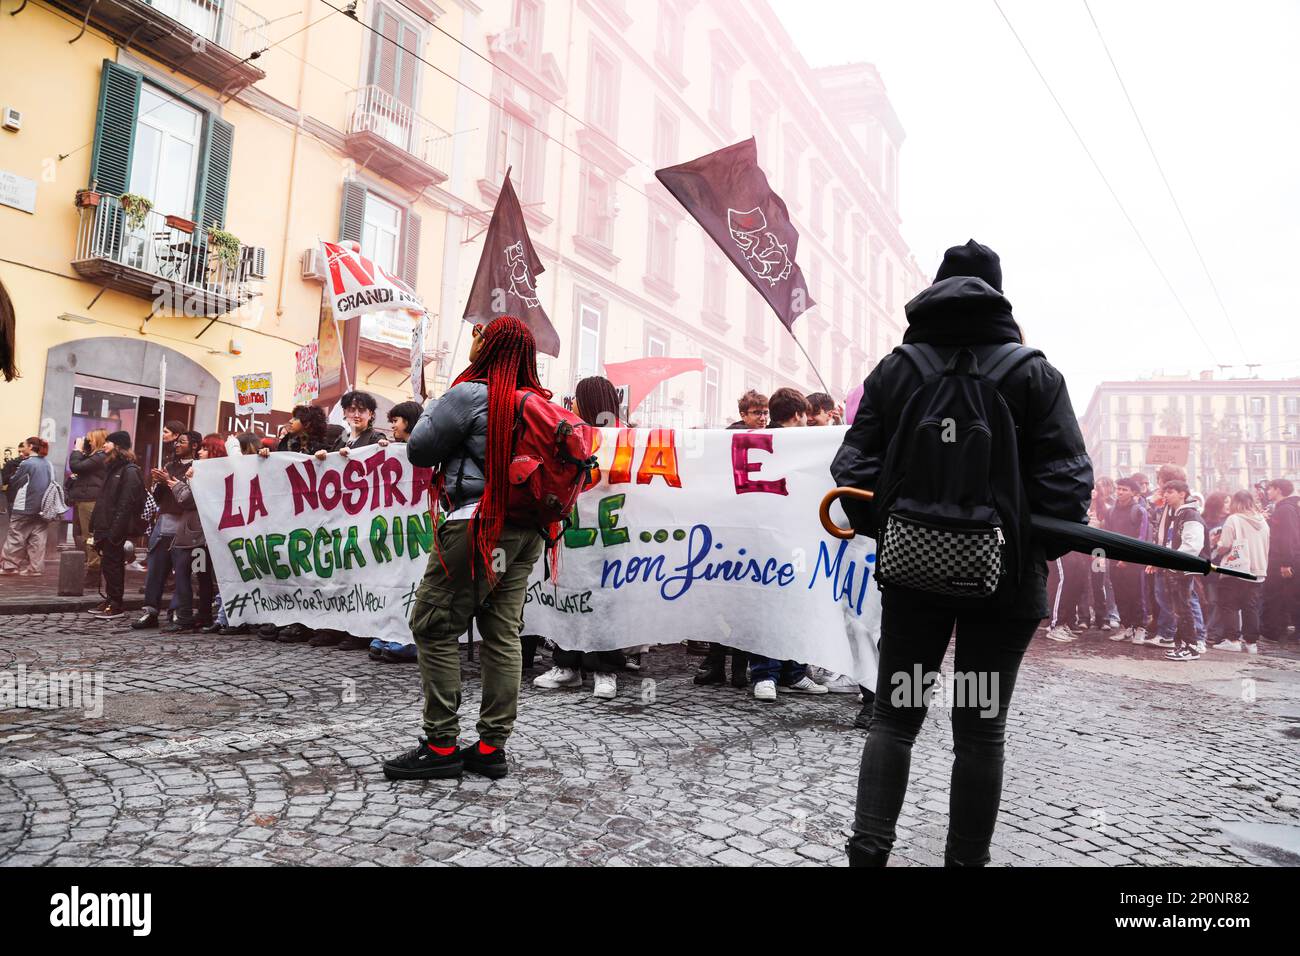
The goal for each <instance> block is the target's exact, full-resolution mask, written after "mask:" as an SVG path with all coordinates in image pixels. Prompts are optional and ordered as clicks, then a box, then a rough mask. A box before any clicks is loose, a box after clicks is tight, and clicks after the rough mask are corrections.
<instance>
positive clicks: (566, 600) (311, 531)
mask: <svg viewBox="0 0 1300 956" xmlns="http://www.w3.org/2000/svg"><path fill="white" fill-rule="evenodd" d="M843 435H844V429H843V428H834V427H832V428H808V429H803V428H800V429H780V430H772V431H721V430H690V431H684V432H674V431H673V430H671V429H632V428H625V429H602V430H601V444H600V448H599V449H598V451H597V459H598V461H599V463H600V472H599V475H598V479H597V481H596V482H595V483H594V484H593V485H592V486H591V487H589V488H588V489H587V490H586V491H585V492H584V493H583V494H582V496H581V497H580V499H579V503H578V509H577V520H576V522H574V523H573V525H572V526H571V527H570V528H569V529H568V530H567V531H566V532H565V533H564V535H563V540H562V547H561V549H560V557H559V562H558V568H559V570H558V574H557V577H556V579H555V580H550V579H544V578H543V562H540V561H539V562H538V565H537V567H536V568H535V569H534V571H533V576H532V580H531V581H530V584H529V589H528V595H527V603H526V604H525V607H524V629H525V632H526V633H530V634H541V635H544V636H546V637H550V638H552V639H553V640H555V641H557V642H559V643H560V644H561V645H562V646H564V647H566V648H572V649H578V650H610V649H614V648H620V647H628V646H631V645H637V644H655V643H665V642H676V641H681V640H683V639H686V638H691V639H694V640H702V641H717V642H719V643H722V644H726V645H729V646H731V647H737V648H740V649H742V650H746V651H750V652H753V653H758V654H763V655H766V656H768V657H774V658H779V659H793V660H797V661H800V662H803V663H808V664H818V665H821V666H823V667H827V668H830V669H831V670H835V671H839V672H841V673H846V674H850V675H852V676H854V677H855V678H856V679H857V680H859V681H860V682H862V683H865V684H868V685H874V681H875V661H876V655H875V643H876V641H877V640H878V635H879V626H880V602H879V596H878V593H877V591H876V588H875V577H874V574H873V570H874V564H875V553H874V552H875V547H874V544H873V543H872V542H871V541H870V540H868V539H865V538H857V539H855V540H853V541H840V540H837V539H834V538H832V537H830V536H829V535H827V534H826V533H825V532H824V531H823V530H822V527H821V524H820V522H819V521H818V518H817V507H818V504H819V503H820V501H821V498H822V496H823V495H824V494H825V493H826V491H828V490H829V489H830V488H831V487H832V482H831V477H830V473H829V470H828V464H827V463H828V462H829V461H830V460H831V458H832V457H833V456H834V454H835V451H836V450H837V449H838V448H839V445H840V442H841V441H842V439H843ZM430 479H431V475H430V473H429V471H428V470H427V469H420V468H414V467H412V466H411V465H410V463H409V461H408V459H407V458H406V453H405V446H403V445H390V446H388V447H387V448H379V447H377V446H373V447H371V448H366V449H357V450H354V451H353V452H352V454H351V456H350V457H349V458H348V459H343V458H341V457H340V456H338V455H330V456H329V457H328V458H327V460H326V461H325V462H317V461H315V460H314V459H311V458H307V457H305V456H302V455H294V454H288V453H285V454H276V455H272V456H271V457H270V458H266V459H261V458H256V457H253V456H246V457H242V458H217V459H212V460H209V461H204V462H199V463H198V466H197V468H196V475H195V479H194V482H193V486H194V491H195V500H196V501H197V503H198V507H199V514H200V516H201V518H202V521H203V527H204V532H205V534H206V536H207V542H208V547H209V549H210V550H211V552H212V560H213V565H214V567H215V569H216V573H217V578H218V582H219V587H220V592H221V597H222V601H223V602H224V604H225V606H226V613H227V615H228V616H229V617H230V620H231V623H232V624H243V623H261V622H267V621H270V622H273V623H276V624H289V623H292V622H295V621H296V622H301V623H303V624H305V625H307V626H309V627H332V628H342V629H346V630H347V631H348V632H349V633H352V634H356V635H358V636H373V637H382V638H383V639H385V640H389V641H396V642H400V643H408V642H410V641H411V639H412V638H411V636H410V630H409V627H408V626H407V623H406V617H407V613H408V612H409V608H410V606H411V604H412V602H413V600H414V596H415V588H416V586H417V585H418V583H419V580H420V577H421V576H422V575H423V573H424V569H425V566H426V564H427V562H428V560H429V554H430V553H431V552H432V551H433V550H434V542H433V523H432V522H431V520H430V519H429V516H428V514H427V512H426V510H425V509H426V507H427V497H428V495H427V490H428V487H429V483H430ZM839 520H840V521H841V523H843V516H842V515H841V516H840V518H839ZM435 560H436V559H435ZM452 570H453V572H454V571H455V570H456V569H452ZM465 573H468V568H466V569H465Z"/></svg>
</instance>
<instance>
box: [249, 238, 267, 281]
mask: <svg viewBox="0 0 1300 956" xmlns="http://www.w3.org/2000/svg"><path fill="white" fill-rule="evenodd" d="M249 259H250V265H249V268H248V277H249V278H250V279H265V278H266V247H265V246H253V248H252V250H251V252H250V255H249Z"/></svg>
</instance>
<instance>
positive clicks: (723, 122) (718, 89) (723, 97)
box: [709, 53, 731, 129]
mask: <svg viewBox="0 0 1300 956" xmlns="http://www.w3.org/2000/svg"><path fill="white" fill-rule="evenodd" d="M710 76H711V82H710V86H709V112H710V113H711V115H712V119H713V121H714V122H715V123H716V124H717V125H719V126H721V127H722V128H723V129H730V128H731V64H730V63H728V62H726V61H725V60H723V59H722V57H721V56H719V55H718V54H717V53H714V55H713V69H712V72H711V74H710Z"/></svg>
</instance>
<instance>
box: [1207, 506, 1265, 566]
mask: <svg viewBox="0 0 1300 956" xmlns="http://www.w3.org/2000/svg"><path fill="white" fill-rule="evenodd" d="M1215 553H1216V554H1220V555H1223V557H1222V558H1221V559H1220V561H1219V564H1220V566H1222V567H1225V568H1229V569H1231V570H1233V571H1245V572H1246V573H1247V574H1253V575H1255V577H1257V578H1263V577H1264V575H1265V574H1267V573H1268V519H1267V518H1265V516H1264V515H1261V514H1252V513H1250V512H1245V511H1238V512H1234V513H1233V514H1230V515H1228V518H1227V520H1226V521H1224V522H1223V531H1222V532H1221V533H1220V535H1219V547H1218V550H1217V551H1216V552H1215Z"/></svg>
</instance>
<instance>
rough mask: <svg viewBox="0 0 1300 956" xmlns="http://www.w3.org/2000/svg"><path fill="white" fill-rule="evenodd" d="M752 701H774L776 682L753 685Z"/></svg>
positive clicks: (762, 681)
mask: <svg viewBox="0 0 1300 956" xmlns="http://www.w3.org/2000/svg"><path fill="white" fill-rule="evenodd" d="M754 700H776V681H774V680H761V681H759V682H758V683H757V684H755V685H754Z"/></svg>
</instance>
